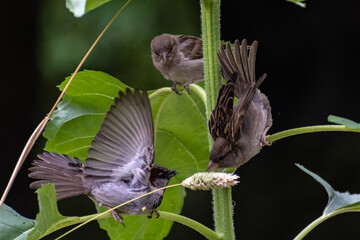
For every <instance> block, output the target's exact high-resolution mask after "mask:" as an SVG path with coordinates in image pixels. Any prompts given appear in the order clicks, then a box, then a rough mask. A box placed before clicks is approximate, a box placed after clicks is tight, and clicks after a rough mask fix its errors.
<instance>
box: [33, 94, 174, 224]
mask: <svg viewBox="0 0 360 240" xmlns="http://www.w3.org/2000/svg"><path fill="white" fill-rule="evenodd" d="M88 156H89V157H87V158H86V159H85V163H84V164H82V163H81V161H80V160H79V159H78V158H76V157H74V158H71V157H69V156H67V155H60V154H57V153H48V152H44V153H43V154H39V155H38V157H39V158H40V160H34V162H33V167H31V168H29V170H30V174H29V177H31V178H34V179H40V180H37V181H34V182H32V183H31V184H30V188H32V189H37V188H40V187H41V185H42V184H47V183H53V184H54V185H55V189H56V194H57V200H61V199H64V198H69V197H73V196H77V195H81V194H86V195H88V196H89V197H90V198H91V199H93V200H94V201H95V202H96V203H98V204H99V205H100V206H104V207H106V208H108V209H110V208H113V207H115V206H117V205H119V204H121V203H124V202H126V201H128V200H131V199H133V198H136V197H139V196H141V195H143V194H145V193H148V192H151V191H153V190H156V189H159V188H161V187H165V186H166V185H167V184H168V182H169V180H170V178H171V177H173V176H175V174H176V172H175V171H173V170H169V169H167V168H165V167H161V166H157V165H154V127H153V119H152V113H151V107H150V102H149V99H148V96H147V93H146V92H145V91H143V92H139V91H138V90H135V92H134V93H132V92H131V91H130V89H126V94H124V93H122V92H120V93H119V98H115V105H113V106H111V108H110V110H109V111H108V112H107V113H106V117H105V120H104V122H103V123H102V125H101V127H100V130H99V132H98V133H97V134H96V136H95V139H94V140H93V141H92V143H91V148H89V150H88ZM164 191H165V190H161V191H158V192H155V193H153V194H150V195H148V196H145V197H143V198H140V199H138V200H136V201H134V202H131V203H129V204H126V205H124V206H122V207H120V208H118V209H116V210H117V211H115V210H113V211H112V214H113V217H114V218H115V220H116V221H120V222H121V223H122V224H123V221H122V217H121V216H120V215H119V214H127V215H137V214H142V213H143V212H149V213H150V215H149V217H151V216H152V214H153V212H154V211H155V212H156V213H158V212H157V210H156V209H157V207H158V206H159V205H160V203H161V201H162V198H163V194H164Z"/></svg>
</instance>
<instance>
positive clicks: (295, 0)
mask: <svg viewBox="0 0 360 240" xmlns="http://www.w3.org/2000/svg"><path fill="white" fill-rule="evenodd" d="M286 1H288V2H292V3H294V4H296V5H298V6H299V7H302V8H306V3H305V0H286Z"/></svg>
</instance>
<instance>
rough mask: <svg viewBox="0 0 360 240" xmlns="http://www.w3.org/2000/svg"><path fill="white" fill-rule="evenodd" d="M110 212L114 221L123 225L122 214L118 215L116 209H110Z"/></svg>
mask: <svg viewBox="0 0 360 240" xmlns="http://www.w3.org/2000/svg"><path fill="white" fill-rule="evenodd" d="M111 214H112V216H113V218H114V219H115V223H117V222H120V223H121V224H122V225H123V226H124V227H125V223H124V219H123V218H122V216H120V214H119V213H118V212H117V211H116V210H112V211H111Z"/></svg>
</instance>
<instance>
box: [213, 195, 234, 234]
mask: <svg viewBox="0 0 360 240" xmlns="http://www.w3.org/2000/svg"><path fill="white" fill-rule="evenodd" d="M212 193H213V205H214V206H213V208H214V209H213V210H214V220H215V230H216V232H217V233H220V234H223V235H224V239H226V240H234V239H235V232H234V223H233V205H232V199H231V188H219V189H213V190H212Z"/></svg>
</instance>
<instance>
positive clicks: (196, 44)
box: [179, 35, 203, 60]
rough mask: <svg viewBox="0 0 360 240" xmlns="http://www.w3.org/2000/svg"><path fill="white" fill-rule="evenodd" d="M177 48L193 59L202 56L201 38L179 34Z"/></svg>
mask: <svg viewBox="0 0 360 240" xmlns="http://www.w3.org/2000/svg"><path fill="white" fill-rule="evenodd" d="M179 48H180V51H181V52H183V53H184V56H185V57H186V58H188V59H191V60H194V59H201V58H203V50H202V39H201V38H197V37H194V36H189V35H180V39H179Z"/></svg>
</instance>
